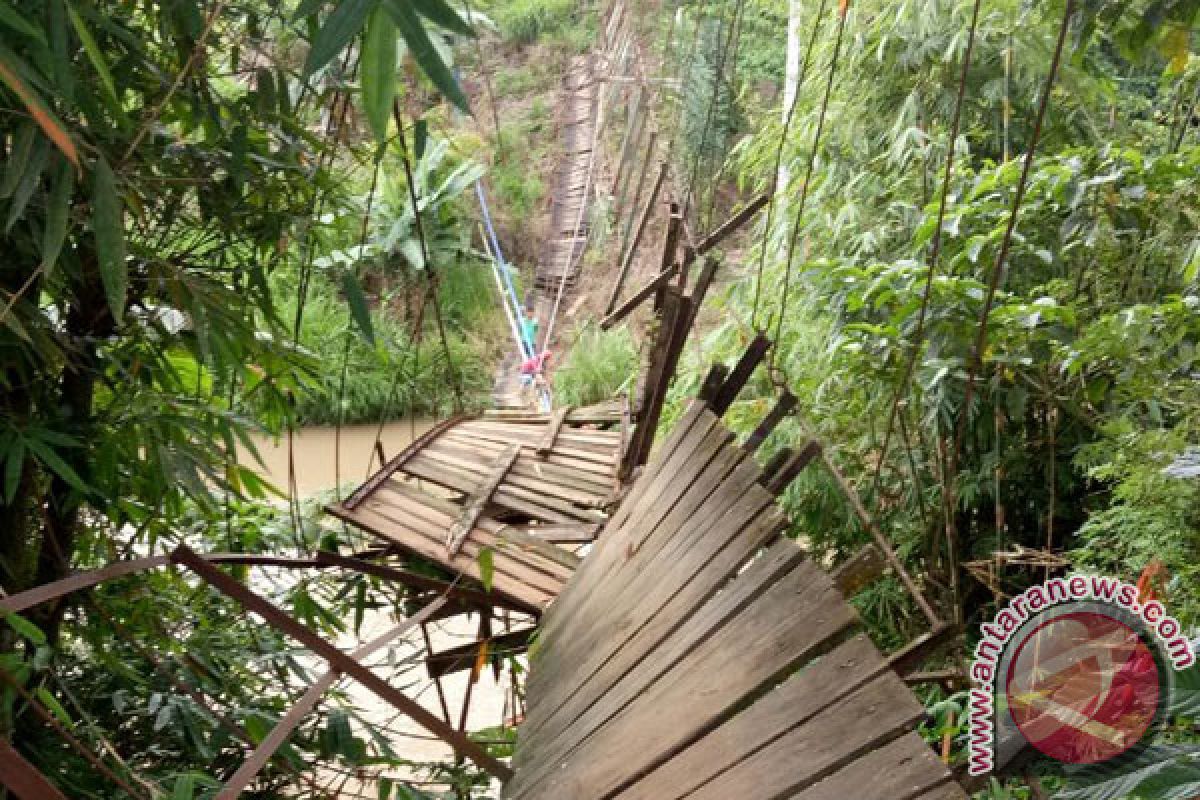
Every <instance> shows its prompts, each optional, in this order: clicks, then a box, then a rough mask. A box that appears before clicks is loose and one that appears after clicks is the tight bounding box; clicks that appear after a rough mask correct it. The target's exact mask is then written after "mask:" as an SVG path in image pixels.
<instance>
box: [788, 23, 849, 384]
mask: <svg viewBox="0 0 1200 800" xmlns="http://www.w3.org/2000/svg"><path fill="white" fill-rule="evenodd" d="M849 8H850V3H849V0H841V3H840V4H839V6H838V25H837V34H836V36H835V38H834V43H833V58H832V59H830V62H829V77H828V79H827V80H826V82H825V95H824V97H822V98H821V110H820V112H819V113H818V115H817V130H816V133H815V134H814V135H813V143H812V150H811V151H810V152H809V154H808V166H807V168H806V169H805V173H804V182H803V183H802V184H801V186H800V203H799V206H798V207H797V208H796V214H795V217H794V218H793V222H792V235H791V239H790V240H789V242H788V251H787V266H786V267H785V269H784V273H783V294H782V295H781V296H780V298H779V319H777V320H776V322H775V347H773V348H771V361H770V368H771V370H772V371H775V370H776V368H777V364H776V361H777V358H776V354H777V352H778V350H779V348H780V345H781V338H782V336H783V319H784V317H785V316H787V304H788V294H789V293H790V292H791V283H792V266H793V261H794V259H795V256H796V243H797V241H798V240H799V238H800V227H801V225H802V224H803V222H804V209H805V206H807V205H808V193H809V189H810V188H811V186H812V177H813V169H814V167H815V166H816V163H817V153H818V152H819V150H820V147H821V136H822V134H824V132H825V119H826V117H827V115H828V112H829V97H830V95H831V94H833V81H834V78H835V77H836V76H837V69H838V58H839V56H840V55H841V52H842V39H843V38H844V36H845V33H846V17H847V16H848V11H849ZM785 379H786V378H785Z"/></svg>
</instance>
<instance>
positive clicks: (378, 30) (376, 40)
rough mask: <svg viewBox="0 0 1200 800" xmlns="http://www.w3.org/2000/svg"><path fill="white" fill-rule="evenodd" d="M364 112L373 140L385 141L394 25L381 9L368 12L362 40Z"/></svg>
mask: <svg viewBox="0 0 1200 800" xmlns="http://www.w3.org/2000/svg"><path fill="white" fill-rule="evenodd" d="M359 71H360V74H361V75H362V93H363V110H364V111H365V112H366V115H367V121H368V122H370V123H371V130H372V131H374V133H375V140H376V141H378V142H379V143H381V144H382V143H383V142H384V141H386V140H387V131H388V120H389V119H390V117H391V112H392V100H393V99H394V98H395V97H396V23H395V22H393V21H392V17H391V15H389V14H388V13H387V11H385V10H384V9H383V8H382V7H379V8H376V9H375V10H374V11H372V12H371V18H370V19H369V20H368V21H367V31H366V35H365V36H364V37H363V45H362V61H361V62H360V64H359Z"/></svg>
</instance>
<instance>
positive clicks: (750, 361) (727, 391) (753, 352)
mask: <svg viewBox="0 0 1200 800" xmlns="http://www.w3.org/2000/svg"><path fill="white" fill-rule="evenodd" d="M770 348H771V340H770V339H768V338H767V337H766V336H763V335H762V334H761V333H760V334H758V335H757V336H755V337H754V339H753V341H751V342H750V344H749V346H747V347H746V351H745V352H744V353H742V357H741V358H740V359H738V362H737V365H735V366H734V368H733V370H731V371H730V373H729V377H728V378H726V379H725V383H724V384H723V385H722V386H721V388H720V390H719V391H718V392H717V394H716V397H714V398H713V400H712V402H711V403H710V404H709V406H710V407H711V408H712V411H713V413H714V414H716V415H717V416H718V417H720V416H724V414H725V412H726V411H728V410H729V407H730V406H731V405H733V401H734V400H736V399H737V396H738V393H739V392H741V391H742V387H744V386H745V385H746V382H747V381H748V380H750V376H751V375H753V374H754V370H755V369H756V368H757V367H758V365H759V364H760V363H762V360H763V358H764V357H765V356H766V355H767V350H769V349H770Z"/></svg>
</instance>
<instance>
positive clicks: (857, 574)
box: [830, 544, 887, 597]
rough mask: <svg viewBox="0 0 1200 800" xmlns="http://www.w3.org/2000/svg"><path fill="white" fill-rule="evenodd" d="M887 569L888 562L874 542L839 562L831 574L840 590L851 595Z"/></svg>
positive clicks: (848, 595) (847, 595) (845, 594)
mask: <svg viewBox="0 0 1200 800" xmlns="http://www.w3.org/2000/svg"><path fill="white" fill-rule="evenodd" d="M885 569H887V562H886V561H885V560H884V558H883V554H882V553H880V552H879V548H878V547H876V546H875V545H874V544H868V545H864V546H863V547H862V549H860V550H859V551H858V552H857V553H855V554H854V555H852V556H850V558H848V559H847V560H846V561H844V562H843V563H841V564H839V565H838V566H837V568H836V569H834V570H833V572H831V573H830V575H831V577H832V578H833V582H834V583H835V584H837V587H838V590H839V591H841V593H842V594H843V595H844V596H846V597H850V596H852V595H854V594H857V593H858V590H859V589H861V588H863V587H864V586H866V585H867V584H869V583H872V582H873V581H875V580H876V579H877V578H878V577H879V576H880V575H882V574H883V572H884V570H885Z"/></svg>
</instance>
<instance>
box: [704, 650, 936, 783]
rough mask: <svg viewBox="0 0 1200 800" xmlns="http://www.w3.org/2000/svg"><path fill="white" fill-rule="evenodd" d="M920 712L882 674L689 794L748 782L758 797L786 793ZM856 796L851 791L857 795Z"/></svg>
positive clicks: (885, 738)
mask: <svg viewBox="0 0 1200 800" xmlns="http://www.w3.org/2000/svg"><path fill="white" fill-rule="evenodd" d="M923 714H924V709H922V708H921V706H920V704H919V703H917V701H916V698H914V697H913V695H912V693H911V692H909V691H908V690H907V689H906V688H905V687H904V684H903V683H901V682H900V679H899V678H897V677H896V675H894V674H893V673H890V672H887V673H884V674H882V675H880V676H879V677H878V678H876V679H875V680H873V681H871V682H870V683H868V684H867V685H866V686H863V687H862V688H860V689H858V690H857V691H855V692H854V693H853V694H851V695H850V696H849V697H847V698H845V699H844V700H843V701H842V702H841V703H840V704H838V705H836V706H831V707H828V708H826V709H825V710H824V711H822V712H821V713H820V714H817V715H816V716H815V717H814V718H813V719H811V720H810V721H808V722H807V723H806V724H804V725H801V726H800V727H798V728H794V729H792V730H791V731H788V732H787V733H786V734H784V735H783V736H780V737H779V738H778V739H776V740H775V741H773V742H771V743H770V744H769V745H767V746H766V747H764V748H762V749H761V750H759V751H758V752H756V753H754V755H752V756H750V757H749V758H747V759H745V760H743V761H741V762H740V763H739V764H737V765H736V766H734V767H733V768H732V769H729V770H727V771H725V772H723V773H722V774H721V775H719V776H717V777H716V778H715V779H714V780H712V781H709V782H708V783H707V784H705V785H704V786H703V787H702V788H700V789H699V790H698V791H696V792H694V793H693V794H692V797H694V798H696V800H717V798H720V799H721V800H726V798H729V797H745V796H746V790H747V789H748V788H750V787H753V793H754V794H755V795H756V796H759V797H786V796H789V795H790V794H793V793H796V792H799V791H802V790H804V789H806V788H807V787H809V786H813V785H815V784H817V783H819V782H820V781H822V780H823V779H824V778H826V777H829V776H830V775H832V774H833V773H835V772H837V771H838V770H839V769H841V768H842V767H845V766H847V765H849V764H852V763H853V762H854V761H856V760H857V759H858V757H859V756H861V755H864V754H866V753H868V752H870V751H871V750H873V749H876V748H878V747H881V746H883V745H885V744H887V743H889V742H892V741H894V740H895V739H897V738H899V737H900V736H901V735H903V734H905V733H907V732H908V731H909V730H910V729H911V727H912V726H913V725H914V724H915V723H916V721H917V720H919V719H920V718H921V717H922V715H923ZM863 777H864V783H865V782H866V781H865V777H866V776H863ZM861 796H862V795H859V794H857V793H856V794H855V795H854V797H855V798H856V800H858V798H860V797H861Z"/></svg>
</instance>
